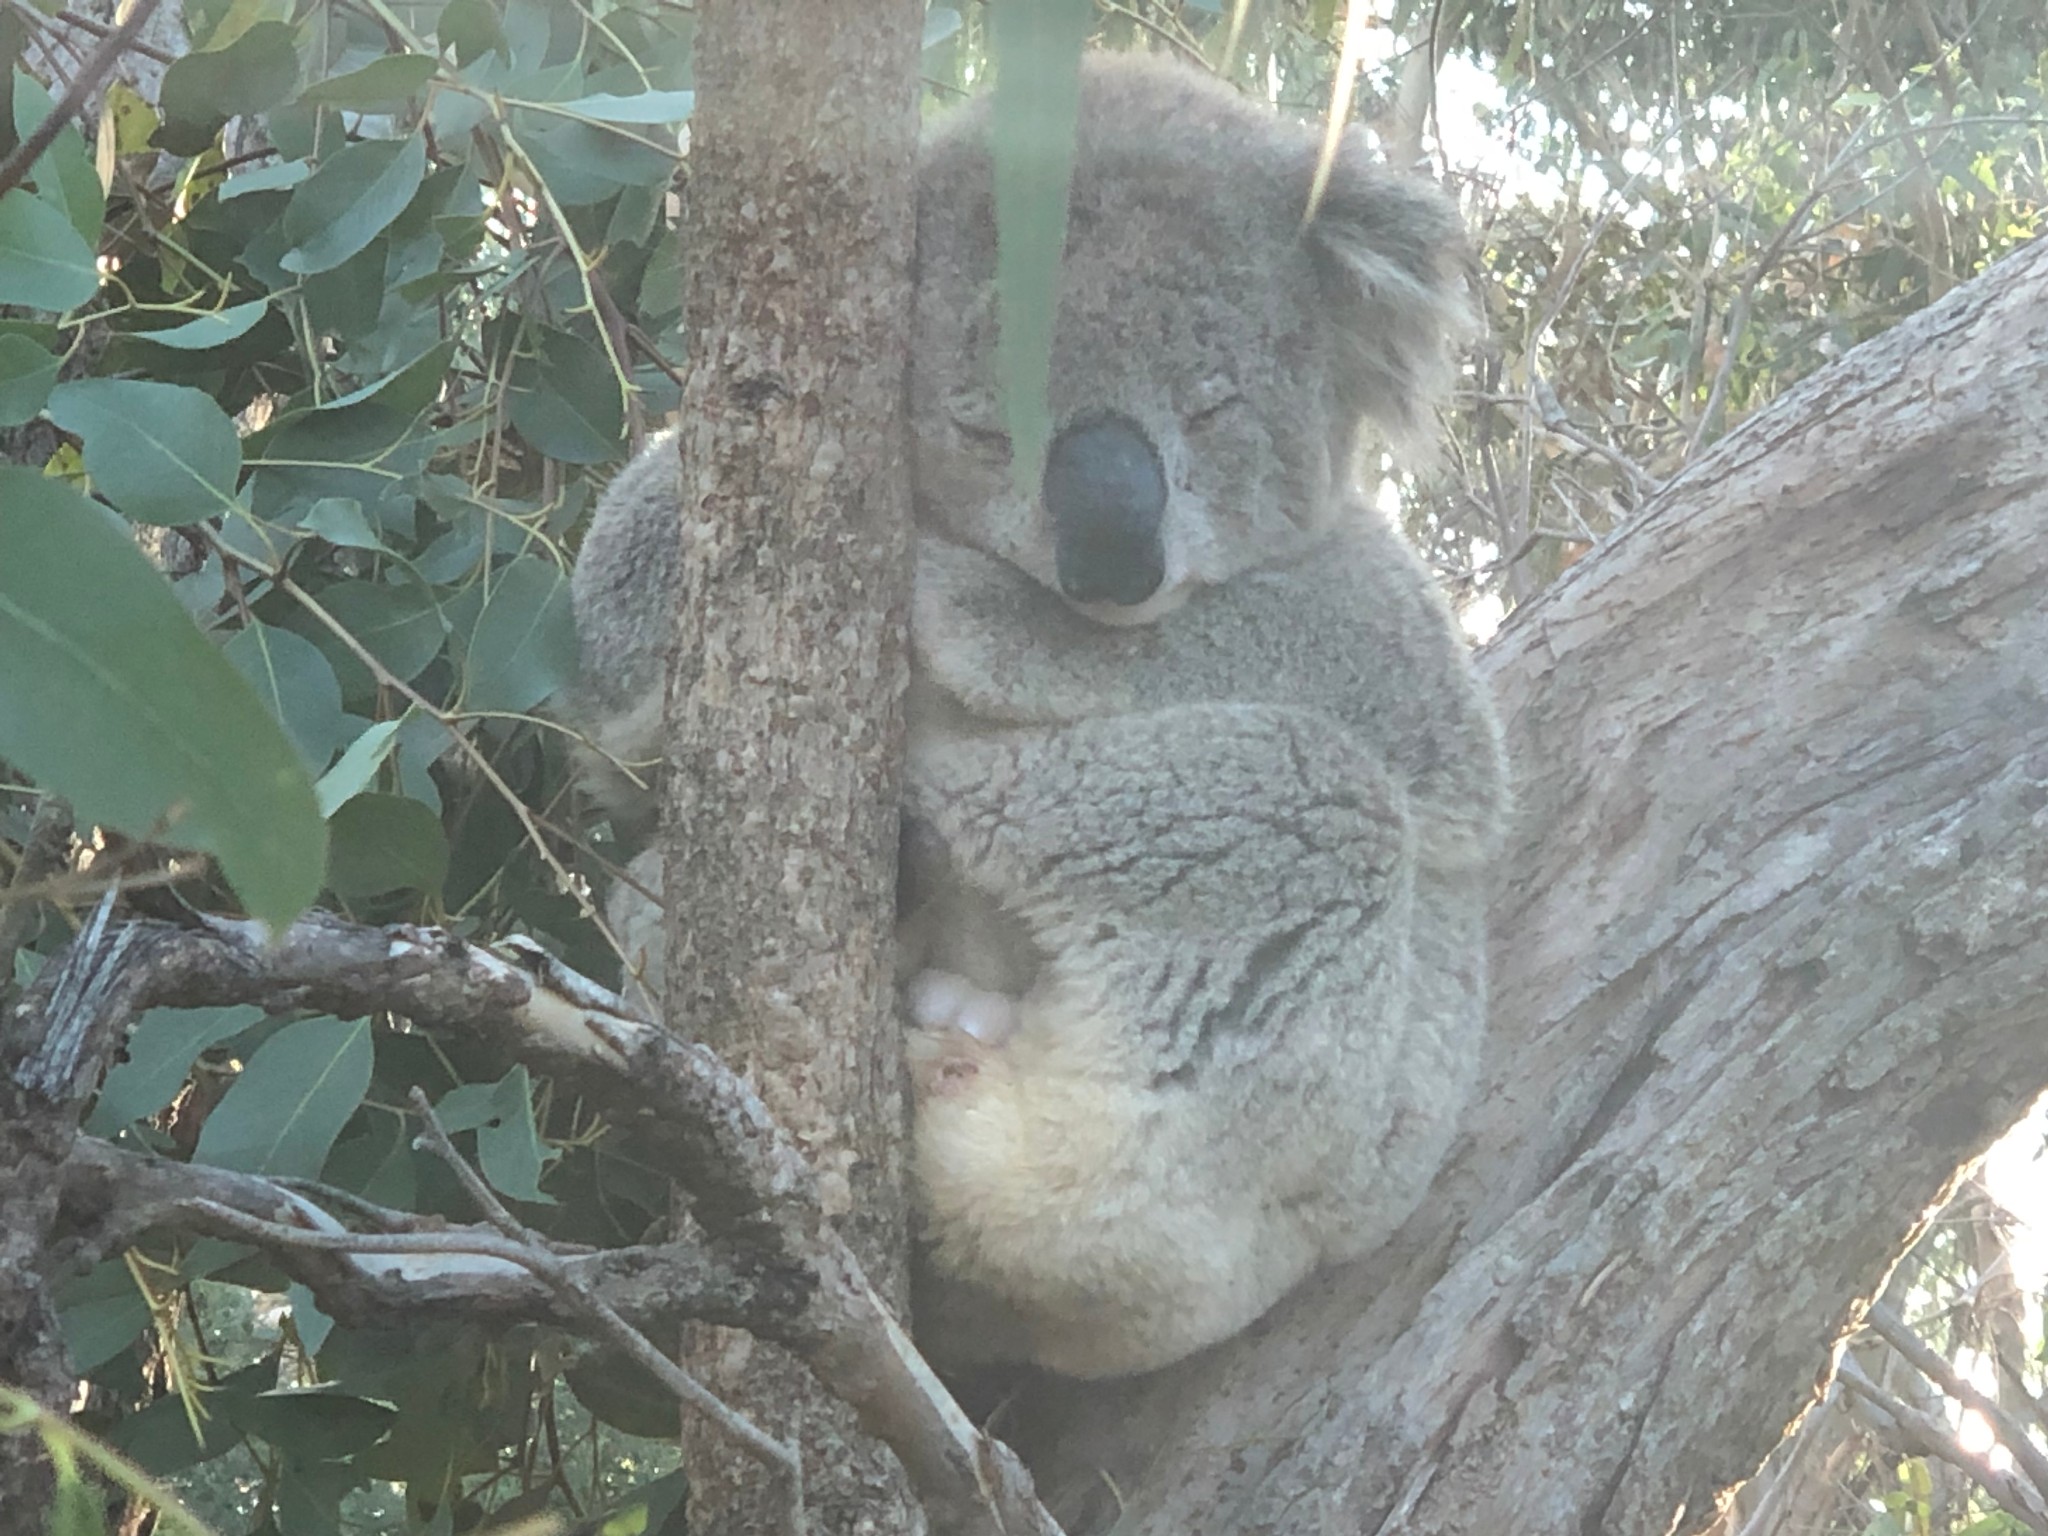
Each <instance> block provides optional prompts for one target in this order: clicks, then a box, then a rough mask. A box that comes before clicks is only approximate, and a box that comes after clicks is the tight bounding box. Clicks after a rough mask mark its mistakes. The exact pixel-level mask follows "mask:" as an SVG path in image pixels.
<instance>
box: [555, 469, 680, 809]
mask: <svg viewBox="0 0 2048 1536" xmlns="http://www.w3.org/2000/svg"><path fill="white" fill-rule="evenodd" d="M681 473H682V470H681V465H680V463H679V461H678V460H677V457H676V439H675V434H674V433H673V432H663V433H661V434H660V435H659V436H657V437H654V438H652V439H650V440H649V442H648V444H647V446H646V447H644V448H642V449H641V450H640V452H639V453H638V454H637V455H635V456H634V458H633V461H632V462H631V463H630V464H628V465H627V466H626V467H625V468H624V469H622V470H620V471H619V473H618V474H617V475H616V476H614V477H613V479H612V482H611V484H610V485H608V486H606V487H605V489H604V494H603V495H602V496H600V497H599V498H598V501H597V508H596V510H595V511H594V512H593V513H592V514H591V519H590V530H589V532H587V533H586V534H585V535H584V536H583V548H582V551H581V553H580V554H579V555H578V556H577V560H576V569H575V571H574V573H573V574H572V577H571V580H570V584H569V593H570V597H571V600H572V602H573V605H574V607H575V611H576V640H577V646H578V649H579V652H580V658H579V663H578V672H577V679H576V684H575V687H574V688H573V689H572V690H570V693H569V696H568V697H567V699H566V700H565V701H564V703H563V706H562V714H563V715H564V717H566V718H567V719H568V720H569V721H570V722H571V723H573V724H575V725H577V726H579V727H580V728H581V729H582V730H583V731H584V732H585V734H586V735H588V736H589V738H590V741H591V743H592V745H593V747H594V748H595V750H591V749H589V748H584V749H580V750H579V751H578V753H577V768H578V772H579V774H580V776H581V777H582V779H583V781H584V784H585V786H586V787H587V788H588V789H589V790H590V791H591V792H592V794H594V795H595V796H596V797H597V799H598V800H600V801H601V802H602V803H603V804H604V805H605V806H606V807H607V808H608V809H609V810H610V811H611V812H612V815H613V817H614V819H615V820H618V821H620V822H623V823H624V824H625V825H626V827H627V828H628V829H629V830H631V831H632V832H635V833H639V832H644V831H648V830H651V829H652V826H653V823H654V817H655V792H654V777H655V773H654V767H655V759H656V758H657V756H658V755H659V753H660V750H661V708H662V690H663V686H664V683H665V681H666V662H667V657H668V643H669V625H670V622H671V618H672V615H673V613H674V609H675V589H676V583H677V581H678V580H680V575H679V572H678V567H679V565H680V562H681V554H680V549H679V543H680V540H681V530H680V529H679V528H678V526H677V518H678V515H679V511H678V495H679V490H678V482H679V480H680V477H681ZM620 762H624V763H629V764H633V765H635V775H636V776H637V779H638V780H639V782H635V779H634V778H632V777H628V776H627V774H625V773H624V772H621V771H620V769H619V767H618V763H620Z"/></svg>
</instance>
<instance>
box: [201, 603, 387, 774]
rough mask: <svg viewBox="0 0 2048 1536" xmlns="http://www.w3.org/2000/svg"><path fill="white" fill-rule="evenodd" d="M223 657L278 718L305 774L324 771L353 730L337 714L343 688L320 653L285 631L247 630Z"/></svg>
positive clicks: (228, 646) (250, 626) (262, 626)
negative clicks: (296, 749) (303, 765)
mask: <svg viewBox="0 0 2048 1536" xmlns="http://www.w3.org/2000/svg"><path fill="white" fill-rule="evenodd" d="M221 651H222V653H223V654H224V655H226V657H227V659H228V660H229V661H231V662H233V663H234V664H235V670H236V671H237V672H240V673H241V674H242V676H244V677H246V678H247V679H248V680H249V686H250V687H252V688H254V689H255V690H256V694H257V697H258V698H260V699H262V700H263V702H264V705H265V706H266V707H267V708H268V709H269V710H270V712H271V714H273V715H274V716H276V717H277V720H278V723H279V724H281V725H282V726H283V727H284V729H285V734H286V735H287V736H289V737H291V739H292V745H293V746H295V747H297V748H298V749H299V760H300V761H301V762H303V763H304V764H305V765H306V768H307V770H308V771H309V772H312V773H320V772H322V771H324V770H325V769H326V767H327V764H328V762H329V761H330V760H331V759H332V758H333V756H334V753H335V749H336V748H338V747H339V746H340V745H341V744H342V743H343V742H344V741H346V740H348V739H349V734H350V732H351V731H352V730H353V729H354V726H353V724H352V723H351V720H350V717H349V716H347V715H345V714H343V713H342V711H341V684H340V682H338V681H337V680H336V678H335V676H334V668H333V666H332V665H331V664H329V662H328V660H327V658H326V656H325V655H323V654H322V653H321V650H320V647H319V646H317V645H315V644H314V643H313V642H312V641H310V640H308V639H307V638H306V637H305V636H304V635H298V634H294V633H292V631H290V630H288V629H278V628H276V627H274V626H273V625H269V624H248V625H245V626H243V627H242V628H241V629H239V630H237V631H236V632H235V633H234V634H233V635H231V636H229V637H228V643H227V644H226V645H224V646H222V647H221Z"/></svg>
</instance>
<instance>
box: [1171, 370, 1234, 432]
mask: <svg viewBox="0 0 2048 1536" xmlns="http://www.w3.org/2000/svg"><path fill="white" fill-rule="evenodd" d="M1245 404H1246V401H1245V398H1244V394H1243V392H1242V391H1240V390H1239V389H1238V387H1237V381H1236V380H1235V379H1231V378H1228V377H1226V376H1224V375H1222V374H1216V375H1213V376H1211V377H1209V378H1206V379H1204V380H1202V382H1201V383H1199V384H1197V385H1196V386H1195V387H1194V389H1193V390H1192V391H1190V395H1189V399H1188V402H1187V409H1186V411H1185V412H1184V414H1183V416H1182V418H1181V420H1182V425H1184V426H1186V427H1188V428H1189V429H1191V430H1194V429H1199V428H1202V427H1210V426H1215V425H1216V424H1217V423H1218V422H1220V421H1223V420H1224V419H1226V418H1227V417H1229V416H1231V415H1233V414H1235V413H1236V411H1237V410H1238V409H1239V408H1240V407H1242V406H1243V405H1245Z"/></svg>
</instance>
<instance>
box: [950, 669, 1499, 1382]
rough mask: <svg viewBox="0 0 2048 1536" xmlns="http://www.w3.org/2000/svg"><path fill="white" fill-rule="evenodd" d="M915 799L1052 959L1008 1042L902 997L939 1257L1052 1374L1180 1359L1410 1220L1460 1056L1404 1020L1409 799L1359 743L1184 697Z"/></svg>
mask: <svg viewBox="0 0 2048 1536" xmlns="http://www.w3.org/2000/svg"><path fill="white" fill-rule="evenodd" d="M910 778H911V788H910V809H911V813H912V814H913V815H915V816H917V817H919V818H921V819H922V820H924V821H926V822H928V823H929V824H930V825H931V826H932V827H933V828H934V829H935V830H936V833H937V835H938V836H939V837H940V838H941V839H942V840H943V841H944V842H945V843H946V845H947V846H948V848H949V850H950V853H951V857H952V860H953V863H954V866H955V868H956V870H957V872H958V878H959V879H960V881H961V882H962V884H963V885H964V886H965V887H967V888H968V889H969V890H971V891H972V892H973V893H974V896H975V897H976V899H978V900H981V901H985V902H987V903H988V904H989V905H990V906H992V907H993V908H995V909H998V910H1000V911H1001V912H1003V913H1004V914H1006V915H1007V916H1008V917H1009V918H1010V919H1011V920H1013V921H1014V922H1016V923H1017V924H1018V925H1019V927H1020V928H1021V930H1022V931H1023V933H1024V934H1025V936H1026V937H1027V939H1028V942H1029V944H1030V945H1031V947H1032V948H1033V949H1034V950H1035V952H1036V954H1037V956H1038V968H1037V971H1036V974H1035V976H1034V978H1033V980H1032V982H1031V985H1030V987H1029V989H1028V991H1027V992H1026V993H1025V994H1024V996H1023V997H1021V998H1020V999H1017V1000H1016V1017H1015V1020H1014V1024H1013V1027H1012V1028H1011V1030H1010V1031H1009V1032H1008V1033H1007V1034H1006V1035H1004V1036H1003V1037H1001V1038H998V1039H995V1040H993V1041H989V1040H983V1039H981V1038H978V1037H977V1036H976V1035H974V1034H973V1033H971V1032H960V1031H955V1032H951V1033H950V1034H949V1032H948V1031H947V1030H946V1029H945V1028H944V1024H945V1022H946V1021H945V1020H943V1019H930V1018H927V1019H919V1018H917V1017H915V1011H916V1003H915V1000H913V1024H914V1025H916V1026H921V1027H920V1028H917V1029H914V1030H913V1035H912V1040H911V1049H912V1055H913V1060H914V1061H917V1060H919V1058H922V1065H921V1067H920V1070H919V1077H918V1088H919V1103H918V1115H917V1122H916V1151H915V1156H916V1162H917V1171H918V1177H919V1181H920V1185H921V1187H922V1191H923V1194H924V1210H925V1216H926V1220H927V1223H928V1228H929V1230H928V1233H927V1236H928V1238H929V1240H930V1243H931V1248H932V1254H933V1261H934V1263H935V1265H936V1267H937V1268H938V1269H939V1270H940V1271H941V1272H942V1273H945V1274H948V1275H950V1276H952V1277H953V1278H955V1279H957V1280H958V1281H960V1282H962V1283H963V1284H965V1285H967V1286H970V1287H980V1288H982V1289H984V1290H986V1291H989V1292H992V1293H994V1294H995V1295H997V1296H999V1297H1000V1298H1001V1300H1002V1301H1003V1302H1005V1303H1006V1304H1007V1305H1008V1306H1010V1307H1011V1308H1013V1309H1014V1310H1015V1311H1016V1312H1017V1313H1018V1314H1019V1315H1020V1316H1021V1317H1022V1318H1023V1320H1024V1324H1025V1327H1026V1329H1027V1330H1028V1332H1029V1334H1030V1336H1031V1339H1032V1346H1031V1351H1030V1353H1031V1356H1032V1358H1034V1359H1036V1360H1037V1361H1039V1363H1041V1364H1045V1365H1048V1366H1050V1367H1052V1368H1053V1369H1055V1370H1060V1371H1065V1372H1068V1373H1070V1374H1080V1375H1101V1374H1107V1373H1114V1372H1124V1371H1132V1370H1140V1369H1147V1368H1150V1367H1152V1366H1155V1365H1160V1364H1164V1363H1166V1362H1167V1361H1169V1360H1172V1359H1175V1358H1178V1357H1179V1356H1181V1355H1183V1354H1186V1353H1188V1352H1190V1351H1191V1350H1193V1349H1196V1348H1199V1347H1201V1346H1203V1345H1205V1344H1208V1343H1211V1342H1214V1341H1215V1340H1218V1339H1221V1338H1224V1337H1227V1336H1228V1335H1229V1334H1231V1333H1233V1332H1235V1331H1237V1330H1238V1329H1240V1328H1242V1327H1244V1326H1245V1325H1247V1324H1248V1323H1249V1322H1250V1321H1251V1320H1252V1319H1253V1318H1255V1317H1257V1316H1258V1315H1259V1314H1260V1313H1261V1312H1263V1311H1264V1310H1265V1309H1266V1308H1267V1307H1268V1306H1270V1305H1271V1304H1272V1303H1273V1301H1274V1300H1276V1299H1277V1298H1278V1297H1279V1296H1280V1295H1281V1294H1282V1293H1283V1292H1284V1291H1285V1290H1286V1289H1287V1288H1288V1287H1290V1286H1291V1285H1293V1284H1294V1283H1295V1282H1297V1281H1298V1280H1300V1279H1301V1278H1302V1276H1303V1275H1305V1274H1306V1273H1307V1272H1308V1271H1309V1270H1310V1269H1312V1268H1313V1267H1315V1266H1316V1265H1317V1264H1318V1263H1320V1262H1322V1261H1324V1260H1327V1259H1330V1258H1337V1257H1348V1256H1350V1255H1352V1254H1354V1253H1357V1252H1362V1251H1365V1250H1366V1249H1369V1248H1370V1247H1372V1246H1376V1244H1377V1242H1378V1241H1380V1240H1381V1239H1383V1237H1384V1234H1385V1233H1386V1232H1387V1231H1389V1230H1391V1228H1392V1227H1393V1226H1394V1225H1395V1224H1396V1223H1398V1222H1399V1220H1400V1219H1401V1218H1402V1217H1404V1216H1405V1215H1406V1214H1407V1212H1408V1210H1409V1209H1410V1208H1412V1206H1413V1203H1414V1202H1415V1200H1416V1199H1418V1198H1419V1197H1420V1194H1421V1192H1422V1189H1423V1187H1424V1185H1425V1184H1426V1182H1427V1179H1428V1177H1429V1174H1430V1172H1431V1171H1432V1170H1433V1169H1434V1168H1435V1166H1436V1163H1437V1161H1438V1159H1439V1158H1440V1156H1441V1152H1442V1147H1443V1144H1444V1141H1445V1140H1446V1139H1447V1137H1448V1134H1449V1120H1450V1116H1451V1114H1452V1113H1453V1112H1454V1110H1455V1107H1456V1103H1457V1102H1459V1101H1461V1100H1462V1097H1463V1081H1462V1075H1461V1074H1462V1072H1463V1068H1462V1067H1455V1068H1454V1067H1453V1066H1451V1065H1447V1064H1446V1062H1445V1061H1444V1060H1440V1058H1448V1057H1451V1056H1462V1055H1463V1054H1464V1053H1465V1052H1466V1049H1467V1047H1468V1045H1469V1044H1470V1043H1471V1042H1468V1041H1467V1040H1466V1039H1465V1038H1464V1035H1465V1028H1464V1021H1461V1020H1446V1019H1439V1018H1427V1019H1415V1018H1412V1017H1411V1016H1410V1015H1411V1012H1412V1010H1411V1009H1409V1008H1408V1007H1407V1006H1406V1003H1407V995H1408V991H1407V989H1408V954H1409V927H1410V922H1411V917H1412V910H1413V894H1414V874H1415V869H1414V861H1413V858H1412V854H1411V846H1410V845H1411V829H1410V826H1409V818H1408V814H1407V801H1406V797H1405V794H1404V792H1403V791H1402V790H1401V788H1400V786H1399V785H1398V783H1397V782H1396V781H1395V779H1394V778H1393V777H1392V776H1391V775H1390V774H1388V773H1387V772H1386V771H1385V769H1384V768H1383V767H1382V766H1381V765H1380V764H1379V763H1378V761H1377V760H1376V759H1375V757H1374V756H1373V755H1372V754H1371V753H1370V752H1369V751H1367V750H1364V749H1362V748H1361V747H1360V745H1359V744H1358V743H1357V741H1356V740H1355V739H1354V738H1353V737H1352V735H1351V733H1349V732H1348V731H1346V730H1345V729H1344V728H1343V727H1341V726H1340V725H1339V724H1337V723H1336V722H1335V721H1333V720H1331V719H1328V718H1326V717H1323V716H1320V715H1318V714H1317V713H1315V712H1313V711H1310V710H1304V709H1298V708H1287V707H1278V706H1270V705H1242V704H1237V705H1191V706H1183V707H1178V708H1168V709H1162V710H1157V711H1154V712H1151V713H1148V714H1141V715H1134V716H1117V717H1111V718H1106V719H1099V720H1084V721H1079V722H1076V723H1074V724H1072V725H1068V726H1064V727H1060V728H1057V729H1054V730H1049V731H1036V730H1023V731H1017V732H1007V733H1002V734H998V735H994V736H990V737H985V738H981V739H965V740H955V741H946V742H943V743H940V744H937V745H935V746H934V747H933V748H932V749H931V750H929V751H927V752H924V753H919V754H914V755H913V762H912V766H911V772H910ZM1473 1022H1474V1024H1475V1025H1476V1017H1475V1019H1474V1021H1473ZM934 1026H936V1028H935V1027H934ZM1454 1037H1455V1038H1454ZM934 1062H936V1064H937V1067H936V1069H934ZM938 1346H939V1349H940V1353H941V1355H942V1356H945V1355H948V1354H951V1355H952V1356H953V1357H955V1358H956V1359H957V1358H959V1357H961V1356H965V1357H966V1358H970V1359H971V1358H973V1356H974V1354H975V1345H974V1342H973V1341H972V1340H967V1341H961V1340H940V1341H938Z"/></svg>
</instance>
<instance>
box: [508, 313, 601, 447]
mask: <svg viewBox="0 0 2048 1536" xmlns="http://www.w3.org/2000/svg"><path fill="white" fill-rule="evenodd" d="M510 401H511V416H512V425H513V426H515V427H517V428H518V429H519V435H520V436H522V437H524V438H525V439H526V440H527V441H528V442H529V443H531V444H533V446H534V448H535V449H536V450H537V451H539V452H540V453H542V454H545V455H546V456H547V457H548V458H551V459H556V460H559V461H561V462H562V463H565V464H601V463H603V462H604V461H605V460H607V459H610V458H613V457H615V456H616V455H617V454H618V451H619V438H620V436H621V435H622V434H623V433H624V432H625V430H626V416H625V408H624V405H623V403H622V402H621V400H620V398H619V381H618V378H617V377H616V376H615V375H614V374H613V373H612V367H611V362H610V360H609V359H608V358H607V357H606V356H605V355H604V353H603V352H601V351H599V350H598V349H597V348H596V347H594V346H592V345H591V344H590V343H589V342H587V341H585V340H583V338H582V337H580V336H572V335H570V334H569V333H568V332H567V331H542V332H541V333H540V355H539V356H538V357H537V358H525V359H522V360H521V362H520V365H519V366H518V367H517V368H516V369H514V371H513V376H512V389H511V391H510Z"/></svg>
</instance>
